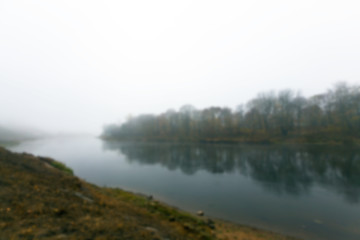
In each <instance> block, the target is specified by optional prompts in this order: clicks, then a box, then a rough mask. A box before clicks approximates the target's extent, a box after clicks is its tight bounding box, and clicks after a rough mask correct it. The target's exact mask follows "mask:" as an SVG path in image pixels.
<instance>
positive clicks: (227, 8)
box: [0, 0, 360, 133]
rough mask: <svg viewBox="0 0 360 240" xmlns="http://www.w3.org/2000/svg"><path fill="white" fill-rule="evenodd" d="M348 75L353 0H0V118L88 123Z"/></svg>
mask: <svg viewBox="0 0 360 240" xmlns="http://www.w3.org/2000/svg"><path fill="white" fill-rule="evenodd" d="M340 80H345V81H347V82H349V83H352V84H357V83H359V82H360V1H358V0H354V1H346V0H341V1H340V0H339V1H331V0H326V1H325V0H324V1H321V0H310V1H307V0H301V1H288V0H286V1H268V0H264V1H254V0H251V1H250V0H249V1H224V0H222V1H209V0H206V1H195V0H191V1H184V0H181V1H168V0H166V1H134V0H132V1H89V0H86V1H85V0H84V1H76V0H71V1H64V0H61V1H60V0H59V1H56V0H53V1H48V0H44V1H35V0H24V1H17V0H0V109H1V114H0V125H1V124H2V125H7V124H13V125H14V124H15V125H25V126H30V127H35V128H37V129H43V130H46V131H52V132H60V131H67V132H70V131H76V132H92V133H100V131H101V129H102V126H103V124H105V123H113V122H120V121H123V120H124V119H125V118H126V116H128V115H129V114H132V115H137V114H140V113H160V112H163V111H166V110H167V109H169V108H173V109H178V108H179V107H180V106H182V105H184V104H188V103H190V104H192V105H194V106H195V107H196V108H200V109H201V108H204V107H208V106H212V105H216V106H228V107H231V108H234V107H235V106H237V105H238V104H240V103H245V102H247V101H248V100H250V99H251V98H253V97H255V96H256V95H257V93H259V92H263V91H269V90H280V89H284V88H291V89H294V90H301V92H302V93H303V95H305V96H310V95H313V94H317V93H321V92H324V91H326V90H327V89H329V88H331V87H332V86H333V84H334V83H336V82H338V81H340Z"/></svg>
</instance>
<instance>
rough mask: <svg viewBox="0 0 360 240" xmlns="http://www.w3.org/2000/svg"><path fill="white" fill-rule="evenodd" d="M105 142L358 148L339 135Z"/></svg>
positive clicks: (351, 139) (350, 139)
mask: <svg viewBox="0 0 360 240" xmlns="http://www.w3.org/2000/svg"><path fill="white" fill-rule="evenodd" d="M100 139H102V140H105V141H123V142H159V143H162V142H167V143H168V142H173V143H215V144H255V145H273V144H283V145H284V144H285V145H286V144H291V145H293V144H296V145H338V146H360V139H359V138H357V137H349V136H341V135H331V136H328V135H310V134H309V135H303V136H288V137H281V136H277V137H269V136H252V137H249V136H247V137H209V138H194V137H122V138H112V137H105V136H100Z"/></svg>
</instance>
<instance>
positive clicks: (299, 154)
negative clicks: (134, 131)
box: [103, 141, 360, 203]
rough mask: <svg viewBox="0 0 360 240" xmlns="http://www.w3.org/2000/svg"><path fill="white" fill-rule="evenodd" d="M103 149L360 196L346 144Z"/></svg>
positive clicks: (285, 187) (266, 183) (359, 155)
mask: <svg viewBox="0 0 360 240" xmlns="http://www.w3.org/2000/svg"><path fill="white" fill-rule="evenodd" d="M103 148H104V149H105V150H111V151H117V152H118V153H121V154H124V155H125V156H126V157H127V160H128V161H129V162H137V163H140V164H147V165H152V164H160V165H161V166H163V167H166V168H167V169H169V170H176V169H180V170H181V171H182V172H183V173H184V174H187V175H192V174H195V173H196V172H197V171H200V170H203V171H207V172H209V173H212V174H235V173H239V174H242V175H244V176H248V177H250V178H251V179H252V180H254V181H255V182H257V183H258V184H260V185H261V186H262V187H264V188H265V189H266V190H268V191H271V192H273V193H276V194H278V195H279V194H291V195H295V196H299V195H303V194H308V193H309V192H310V190H311V188H312V187H313V186H315V185H320V186H322V187H324V188H327V189H330V190H332V191H335V192H337V194H340V195H342V196H343V197H344V198H345V199H346V200H347V201H348V202H351V203H358V202H359V199H360V151H359V150H358V149H354V148H345V147H334V146H331V147H325V146H321V147H319V146H311V147H290V146H281V147H279V146H239V145H215V144H169V143H124V142H114V141H109V142H107V141H104V142H103Z"/></svg>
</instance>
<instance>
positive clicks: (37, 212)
mask: <svg viewBox="0 0 360 240" xmlns="http://www.w3.org/2000/svg"><path fill="white" fill-rule="evenodd" d="M0 239H253V240H261V239H283V240H285V239H287V240H290V239H293V238H290V237H285V236H281V235H279V234H275V233H271V232H267V231H262V230H258V229H255V228H250V227H245V226H238V225H234V224H230V223H225V222H222V221H219V220H214V219H208V218H207V217H204V216H203V217H198V216H195V215H192V214H189V213H186V212H183V211H181V210H178V209H176V208H173V207H170V206H167V205H166V204H163V203H160V202H158V201H156V200H154V199H152V198H151V197H147V196H141V195H136V194H133V193H130V192H126V191H123V190H120V189H113V188H102V187H98V186H95V185H92V184H89V183H87V182H85V181H83V180H81V179H79V178H77V177H76V176H73V175H72V171H71V169H69V168H67V167H66V166H65V165H63V164H61V163H58V162H57V161H54V160H52V159H49V158H42V157H35V156H33V155H30V154H25V153H23V154H16V153H12V152H10V151H7V150H6V149H4V148H1V147H0Z"/></svg>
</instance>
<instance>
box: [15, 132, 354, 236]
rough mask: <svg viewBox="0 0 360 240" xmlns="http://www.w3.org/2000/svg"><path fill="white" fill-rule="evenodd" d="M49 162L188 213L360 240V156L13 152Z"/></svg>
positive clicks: (175, 147)
mask: <svg viewBox="0 0 360 240" xmlns="http://www.w3.org/2000/svg"><path fill="white" fill-rule="evenodd" d="M9 148H10V149H12V150H14V151H20V152H22V151H26V152H31V153H33V154H36V155H43V156H50V157H53V158H55V159H57V160H60V161H62V162H65V163H66V164H67V165H68V166H70V167H71V168H72V169H74V171H75V174H76V175H78V176H79V177H81V178H83V179H85V180H87V181H89V182H92V183H95V184H98V185H101V186H112V187H120V188H123V189H127V190H131V191H135V192H142V193H146V194H151V195H153V196H154V197H155V198H156V199H159V200H162V201H166V202H167V203H169V204H170V205H174V206H178V207H180V208H182V209H185V210H188V211H192V212H194V211H197V210H200V209H201V210H203V211H204V212H205V214H206V215H208V216H213V217H217V218H222V219H226V220H231V221H234V222H237V223H242V224H246V225H252V226H257V227H261V228H265V229H270V230H273V231H277V232H282V233H285V234H289V235H293V236H299V237H302V238H304V239H321V240H325V239H326V240H332V239H333V240H353V239H354V240H355V239H356V240H358V239H360V150H357V149H353V148H352V149H351V148H341V147H330V148H325V147H297V148H295V147H279V146H276V147H274V146H272V147H261V146H238V145H206V144H159V143H156V144H155V143H154V144H150V143H115V142H104V141H101V140H99V139H95V138H58V139H47V140H37V141H30V142H24V143H22V144H21V145H18V146H12V147H9Z"/></svg>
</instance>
